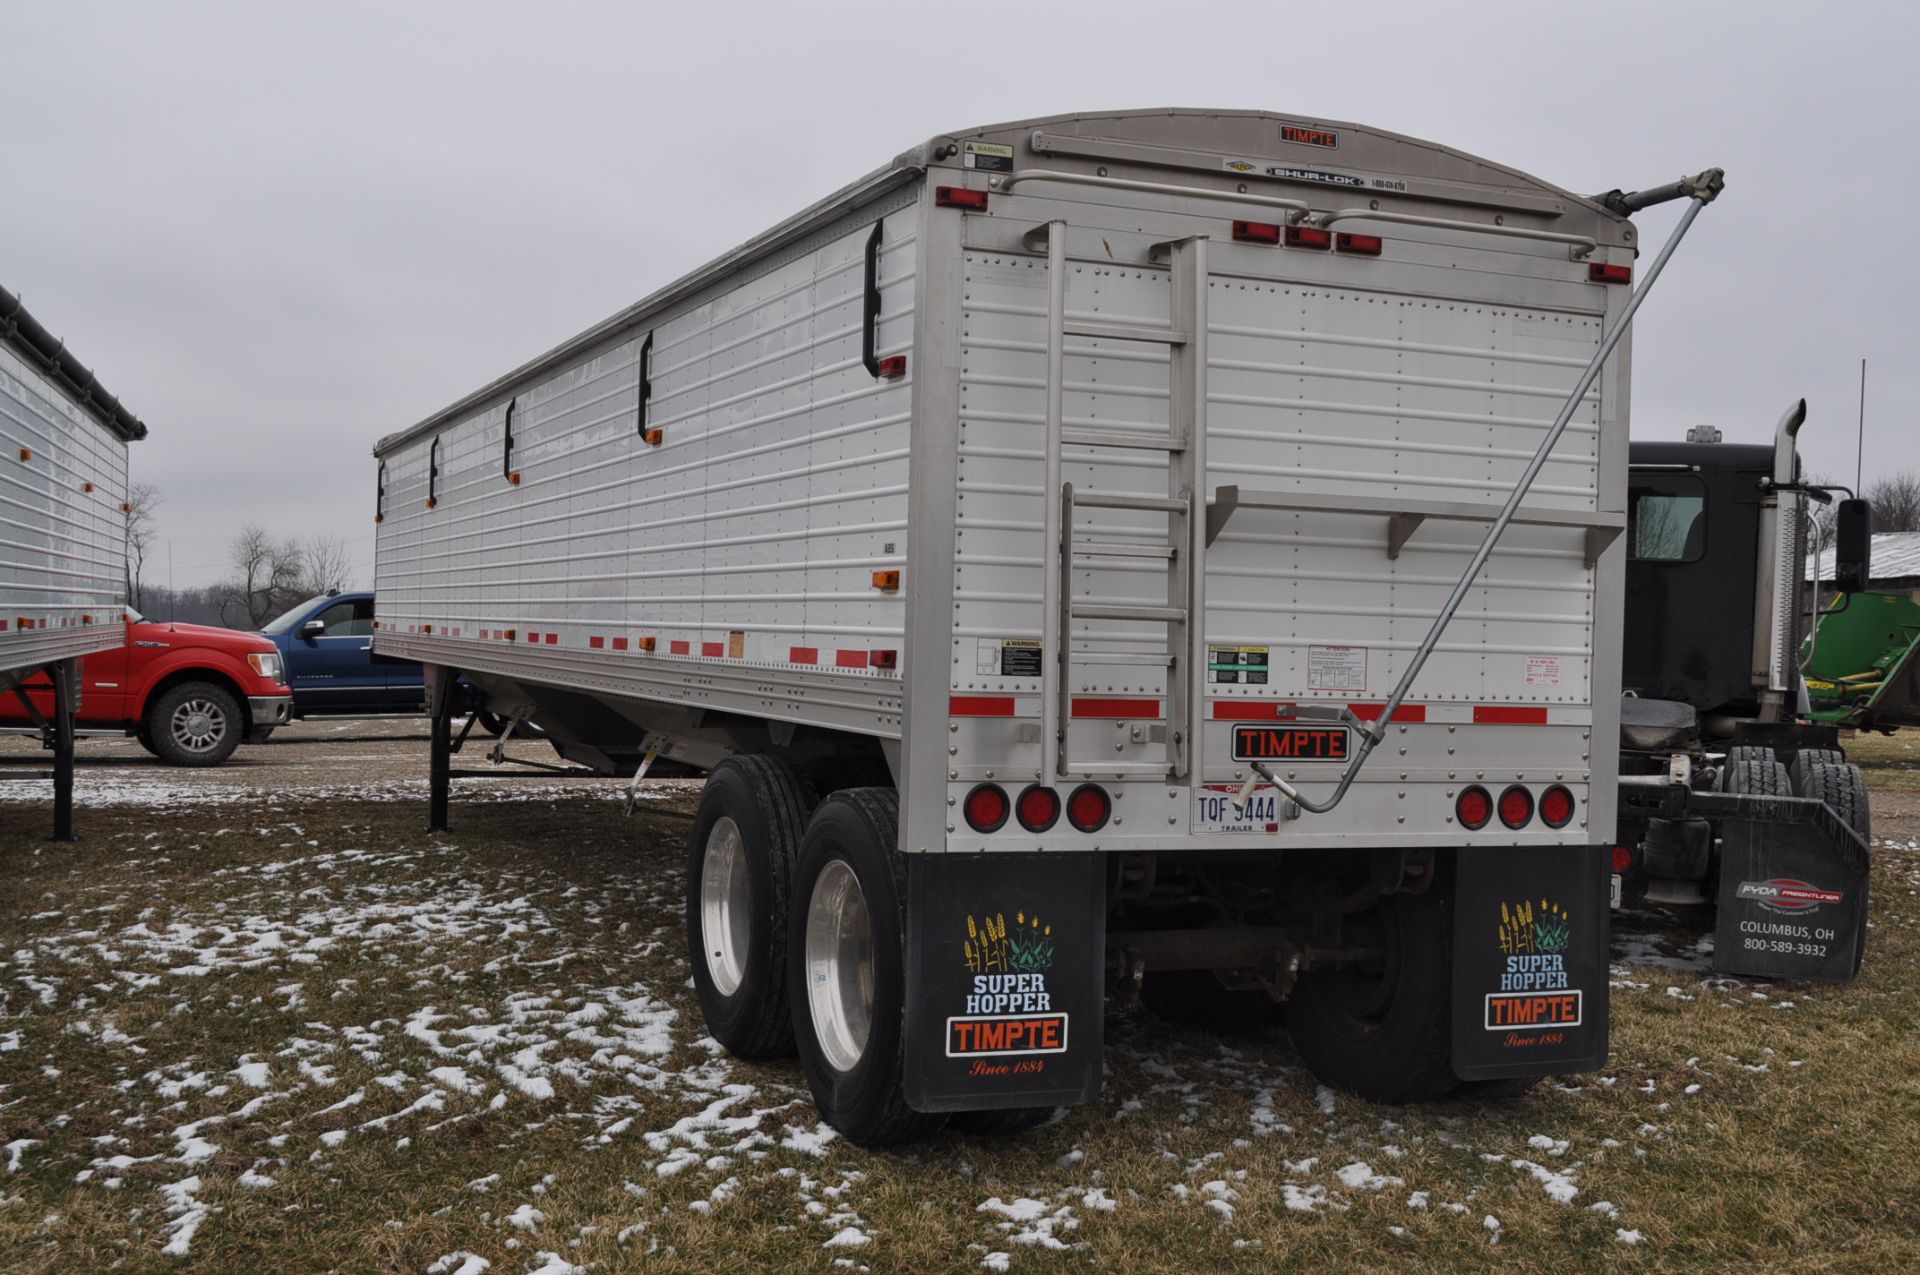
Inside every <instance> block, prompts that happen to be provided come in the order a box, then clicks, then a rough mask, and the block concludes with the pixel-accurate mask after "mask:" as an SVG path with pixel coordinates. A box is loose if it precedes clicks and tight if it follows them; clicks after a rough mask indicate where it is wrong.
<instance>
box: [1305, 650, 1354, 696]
mask: <svg viewBox="0 0 1920 1275" xmlns="http://www.w3.org/2000/svg"><path fill="white" fill-rule="evenodd" d="M1307 689H1308V690H1310V691H1364V690H1366V689H1367V648H1366V647H1364V646H1310V647H1308V648H1307Z"/></svg>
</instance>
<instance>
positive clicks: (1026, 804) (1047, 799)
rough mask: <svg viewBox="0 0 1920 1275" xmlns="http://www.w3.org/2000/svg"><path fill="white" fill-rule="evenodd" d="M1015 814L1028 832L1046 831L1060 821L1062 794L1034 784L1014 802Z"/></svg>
mask: <svg viewBox="0 0 1920 1275" xmlns="http://www.w3.org/2000/svg"><path fill="white" fill-rule="evenodd" d="M1013 815H1014V818H1016V819H1018V820H1019V821H1020V826H1021V827H1022V828H1025V829H1026V830H1027V831H1028V832H1045V831H1046V830H1047V829H1049V828H1051V827H1053V825H1054V824H1055V823H1056V822H1058V821H1059V818H1060V796H1059V794H1058V793H1056V792H1054V790H1053V789H1051V788H1042V787H1041V786H1040V785H1039V784H1034V785H1033V786H1032V787H1030V788H1028V789H1027V790H1026V791H1025V792H1023V793H1021V794H1020V799H1019V800H1018V801H1016V802H1014V803H1013Z"/></svg>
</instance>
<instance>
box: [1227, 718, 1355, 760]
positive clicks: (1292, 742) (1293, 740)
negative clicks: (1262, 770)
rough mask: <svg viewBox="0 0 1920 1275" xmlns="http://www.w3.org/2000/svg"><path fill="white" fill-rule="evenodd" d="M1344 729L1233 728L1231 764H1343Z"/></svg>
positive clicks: (1318, 727) (1345, 738)
mask: <svg viewBox="0 0 1920 1275" xmlns="http://www.w3.org/2000/svg"><path fill="white" fill-rule="evenodd" d="M1348 739H1349V736H1348V732H1347V728H1346V727H1344V726H1236V727H1234V728H1233V759H1234V760H1235V761H1284V762H1296V761H1345V760H1346V759H1347V743H1348Z"/></svg>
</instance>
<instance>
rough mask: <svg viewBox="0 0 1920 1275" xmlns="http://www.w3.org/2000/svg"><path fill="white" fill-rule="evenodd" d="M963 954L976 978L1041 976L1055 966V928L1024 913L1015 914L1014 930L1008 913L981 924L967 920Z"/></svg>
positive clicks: (969, 918)
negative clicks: (987, 975) (987, 976)
mask: <svg viewBox="0 0 1920 1275" xmlns="http://www.w3.org/2000/svg"><path fill="white" fill-rule="evenodd" d="M963 951H964V952H965V955H966V958H967V969H968V970H969V971H970V972H972V973H975V974H1038V973H1040V972H1041V971H1042V970H1046V969H1051V968H1052V966H1053V927H1052V926H1051V925H1042V924H1041V923H1040V918H1039V917H1038V916H1034V917H1028V916H1027V914H1026V913H1024V912H1015V913H1014V914H1013V928H1012V929H1008V928H1007V914H1006V913H1005V912H996V913H994V914H993V915H992V916H990V917H987V918H986V919H985V920H983V921H980V922H975V921H974V919H973V917H972V916H968V917H967V941H966V943H965V944H964V945H963Z"/></svg>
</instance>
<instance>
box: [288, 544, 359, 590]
mask: <svg viewBox="0 0 1920 1275" xmlns="http://www.w3.org/2000/svg"><path fill="white" fill-rule="evenodd" d="M300 556H301V558H302V559H303V561H304V562H305V565H306V569H307V591H308V592H309V593H331V592H335V591H338V590H344V589H346V588H347V587H348V585H349V584H350V583H351V579H350V578H351V576H352V575H353V555H352V553H350V552H349V551H348V550H347V542H346V541H345V540H342V539H341V538H340V537H339V536H309V537H308V538H307V540H306V542H305V543H304V544H302V545H301V546H300Z"/></svg>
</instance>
